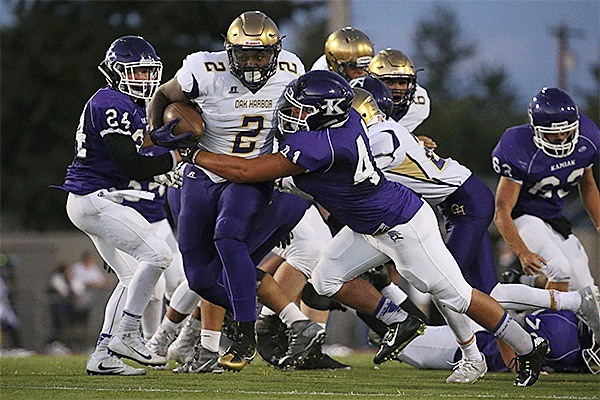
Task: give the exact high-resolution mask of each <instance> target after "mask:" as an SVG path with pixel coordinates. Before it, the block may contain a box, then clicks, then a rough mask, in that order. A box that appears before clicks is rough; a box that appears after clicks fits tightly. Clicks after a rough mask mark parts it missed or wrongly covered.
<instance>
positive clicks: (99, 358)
mask: <svg viewBox="0 0 600 400" xmlns="http://www.w3.org/2000/svg"><path fill="white" fill-rule="evenodd" d="M86 371H87V374H88V375H121V376H136V375H146V370H145V369H143V368H133V367H132V366H130V365H127V364H125V363H124V362H123V361H121V360H120V359H119V358H118V357H115V356H113V355H110V354H108V353H104V352H94V353H92V355H90V357H89V358H88V361H87V365H86Z"/></svg>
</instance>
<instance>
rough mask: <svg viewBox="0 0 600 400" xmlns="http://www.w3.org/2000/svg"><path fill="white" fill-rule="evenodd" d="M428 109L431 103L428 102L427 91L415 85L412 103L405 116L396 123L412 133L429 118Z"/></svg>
mask: <svg viewBox="0 0 600 400" xmlns="http://www.w3.org/2000/svg"><path fill="white" fill-rule="evenodd" d="M430 109H431V101H430V100H429V95H428V94H427V90H425V88H423V87H421V86H419V85H417V90H416V91H415V95H414V96H413V103H412V104H411V105H410V107H409V108H408V111H407V113H406V115H405V116H404V117H402V118H401V119H400V121H398V122H400V123H401V124H402V125H403V126H405V127H406V128H407V129H408V130H409V131H411V132H412V131H414V130H415V129H417V127H418V126H419V125H421V124H422V123H423V121H425V120H426V119H427V117H429V112H430Z"/></svg>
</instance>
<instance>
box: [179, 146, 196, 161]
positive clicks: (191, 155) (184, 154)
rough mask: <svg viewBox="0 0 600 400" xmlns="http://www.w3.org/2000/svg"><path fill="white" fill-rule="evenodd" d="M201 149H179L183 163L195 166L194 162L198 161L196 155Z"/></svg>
mask: <svg viewBox="0 0 600 400" xmlns="http://www.w3.org/2000/svg"><path fill="white" fill-rule="evenodd" d="M199 151H200V149H199V148H198V147H193V148H189V147H188V148H186V149H179V155H180V156H181V161H182V162H184V163H188V164H194V160H195V159H196V154H198V152H199Z"/></svg>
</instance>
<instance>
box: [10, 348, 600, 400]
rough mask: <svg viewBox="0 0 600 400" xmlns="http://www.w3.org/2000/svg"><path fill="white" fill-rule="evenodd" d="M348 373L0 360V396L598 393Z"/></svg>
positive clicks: (392, 369) (598, 381) (393, 372)
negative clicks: (143, 370)
mask: <svg viewBox="0 0 600 400" xmlns="http://www.w3.org/2000/svg"><path fill="white" fill-rule="evenodd" d="M338 359H339V360H340V361H343V362H345V363H349V364H351V365H352V366H353V367H354V368H353V369H352V370H351V371H310V372H305V371H294V372H282V371H277V370H275V369H274V368H272V367H270V366H268V365H267V364H266V363H264V362H263V361H262V360H260V359H258V358H257V359H255V361H254V362H253V363H252V364H250V365H249V366H248V367H246V368H245V369H244V370H243V371H242V372H240V373H236V374H233V373H228V372H226V373H223V374H221V375H215V374H211V375H204V374H203V375H199V374H174V373H172V372H171V371H170V370H166V371H154V370H149V371H148V374H147V375H146V376H143V377H118V376H109V377H101V376H87V375H86V374H85V362H86V357H85V356H32V357H24V358H9V357H2V358H0V398H1V399H2V400H17V399H35V400H41V399H162V400H165V399H173V400H175V399H177V400H179V399H192V398H193V399H244V400H248V399H294V400H299V399H302V400H303V399H349V398H361V399H371V398H373V399H383V398H406V399H432V398H434V399H435V398H446V399H598V398H599V396H600V375H596V376H594V375H590V374H550V375H544V376H542V377H541V379H540V381H538V383H537V384H536V385H535V386H533V387H528V388H517V387H514V386H512V381H513V375H512V374H509V373H488V374H487V375H486V376H485V377H484V378H483V379H482V380H479V381H478V382H477V383H475V384H473V385H456V384H455V385H449V384H446V383H445V379H446V377H447V376H448V375H449V371H425V370H417V369H415V368H412V367H410V366H408V365H405V364H400V363H397V362H388V363H385V364H383V365H381V366H380V368H379V369H375V368H374V365H373V363H372V354H355V355H351V356H348V357H338Z"/></svg>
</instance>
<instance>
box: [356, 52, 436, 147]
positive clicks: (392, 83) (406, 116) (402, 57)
mask: <svg viewBox="0 0 600 400" xmlns="http://www.w3.org/2000/svg"><path fill="white" fill-rule="evenodd" d="M368 73H369V75H370V76H372V77H374V78H378V79H380V80H382V81H383V83H385V84H386V85H387V87H388V89H390V92H392V97H393V100H394V109H393V110H392V113H391V114H390V117H391V118H392V119H393V120H394V121H398V122H400V123H401V124H402V125H404V126H405V127H406V128H407V129H408V130H409V131H411V132H413V131H414V130H415V129H416V128H417V126H419V125H420V124H421V123H422V122H423V121H425V120H426V119H427V117H429V111H430V108H431V102H430V100H429V96H428V95H427V91H426V90H425V89H424V88H423V87H421V86H419V85H418V84H417V69H416V68H415V64H414V63H413V62H412V60H411V59H410V58H409V57H408V56H407V55H406V54H404V53H403V52H401V51H400V50H394V49H390V48H387V49H385V50H381V51H380V52H379V53H377V54H376V55H375V56H374V57H373V59H372V60H371V62H370V63H369V67H368ZM426 144H427V147H431V148H435V147H436V146H430V145H429V144H428V143H426Z"/></svg>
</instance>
